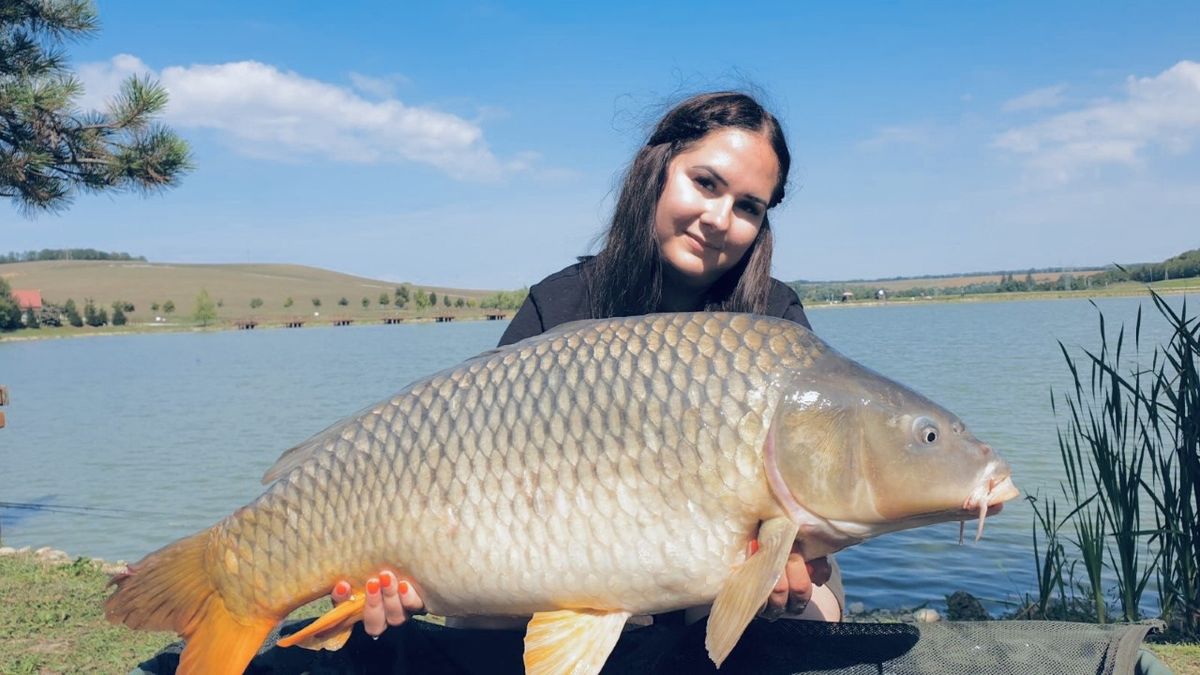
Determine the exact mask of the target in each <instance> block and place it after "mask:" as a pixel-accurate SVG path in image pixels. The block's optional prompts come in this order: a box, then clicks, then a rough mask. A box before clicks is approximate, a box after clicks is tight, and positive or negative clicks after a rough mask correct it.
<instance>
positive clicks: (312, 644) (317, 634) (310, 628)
mask: <svg viewBox="0 0 1200 675" xmlns="http://www.w3.org/2000/svg"><path fill="white" fill-rule="evenodd" d="M366 604H367V596H366V594H364V593H355V594H354V595H352V596H350V598H349V599H348V600H346V601H345V602H343V603H342V604H340V605H338V606H337V607H334V608H333V609H331V610H329V611H328V612H325V613H324V614H322V615H321V616H320V617H318V618H317V620H316V621H313V622H312V623H310V624H308V625H307V626H305V627H304V628H301V629H300V630H298V631H296V632H295V633H292V634H291V635H288V636H287V637H283V638H280V639H279V642H277V643H276V644H278V645H279V646H280V647H291V646H300V647H303V648H305V649H314V650H319V649H328V650H330V651H337V650H339V649H341V648H342V645H344V644H346V640H349V639H350V631H351V629H353V628H354V624H356V623H358V622H359V621H362V615H363V608H364V607H366Z"/></svg>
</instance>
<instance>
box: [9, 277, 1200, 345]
mask: <svg viewBox="0 0 1200 675" xmlns="http://www.w3.org/2000/svg"><path fill="white" fill-rule="evenodd" d="M1152 288H1153V290H1154V291H1155V292H1156V293H1158V294H1160V295H1187V294H1189V293H1191V294H1200V280H1197V284H1196V285H1195V286H1178V285H1171V286H1164V287H1161V288H1158V287H1152ZM1138 296H1142V297H1147V298H1148V297H1149V294H1148V288H1147V287H1146V286H1135V285H1130V286H1121V287H1118V288H1109V289H1103V290H1099V291H1097V290H1095V289H1092V290H1087V291H1030V292H1019V293H978V294H961V295H953V294H947V295H936V296H928V297H923V298H891V299H887V300H875V299H870V300H851V301H849V302H836V301H834V302H815V301H812V300H811V299H810V300H809V301H808V302H806V303H804V308H805V310H808V311H816V310H824V309H848V308H862V307H909V306H914V305H923V304H948V303H963V302H966V303H988V302H1023V301H1034V300H1081V299H1082V300H1086V299H1092V298H1121V297H1138ZM498 312H500V313H503V314H505V315H506V317H505V318H504V319H500V320H501V321H507V320H509V319H510V318H511V317H512V315H514V314H516V310H498ZM488 320H494V319H489V318H488V314H487V313H484V312H480V313H478V314H476V313H471V314H457V315H454V317H453V319H452V321H453V322H461V321H488ZM438 322H439V318H438V316H435V315H427V316H410V317H404V318H403V319H402V320H400V321H398V322H397V324H432V323H438ZM238 323H239V321H237V320H224V319H222V320H219V321H216V322H214V323H212V324H210V325H208V326H200V325H197V324H195V323H192V322H190V321H174V322H165V323H145V322H141V323H129V324H126V325H124V326H103V327H99V328H93V327H88V326H84V327H82V328H74V327H71V326H61V327H50V328H36V329H22V330H19V331H13V332H11V333H0V343H3V342H21V341H26V340H54V339H60V338H78V337H107V336H117V335H147V334H155V333H204V332H217V331H233V330H241V328H240V327H239V326H238ZM287 324H288V322H287V321H284V320H280V319H278V318H274V317H272V318H264V319H261V320H258V323H257V324H256V326H255V327H254V330H277V329H283V328H289V329H292V330H294V329H295V328H291V327H289V326H288V325H287ZM379 325H385V323H384V320H383V318H380V317H370V318H363V317H357V316H356V317H354V318H353V319H352V320H351V322H350V323H348V324H345V325H338V324H336V323H335V319H332V318H317V319H305V320H304V322H303V326H302V327H303V328H333V327H337V328H354V327H359V326H379Z"/></svg>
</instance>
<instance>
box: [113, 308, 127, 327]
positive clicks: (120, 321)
mask: <svg viewBox="0 0 1200 675" xmlns="http://www.w3.org/2000/svg"><path fill="white" fill-rule="evenodd" d="M125 323H126V319H125V310H124V308H123V307H121V305H118V304H115V303H114V304H113V315H112V325H114V326H124V325H125Z"/></svg>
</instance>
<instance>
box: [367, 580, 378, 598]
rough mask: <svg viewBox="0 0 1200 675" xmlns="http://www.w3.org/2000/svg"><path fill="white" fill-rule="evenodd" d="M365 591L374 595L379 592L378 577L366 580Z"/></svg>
mask: <svg viewBox="0 0 1200 675" xmlns="http://www.w3.org/2000/svg"><path fill="white" fill-rule="evenodd" d="M367 592H368V593H370V594H371V595H375V594H376V593H378V592H379V580H378V579H371V580H370V581H368V582H367Z"/></svg>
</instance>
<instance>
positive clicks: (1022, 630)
mask: <svg viewBox="0 0 1200 675" xmlns="http://www.w3.org/2000/svg"><path fill="white" fill-rule="evenodd" d="M306 623H308V621H299V622H290V623H288V624H285V625H284V627H283V628H282V629H281V631H277V632H276V633H273V634H272V636H271V638H270V639H269V640H268V642H267V644H266V645H265V646H264V648H263V650H262V651H261V652H260V653H259V655H258V656H257V657H255V659H254V661H253V662H252V663H251V664H250V667H249V668H248V669H247V670H246V672H247V673H251V674H253V675H280V674H283V673H313V674H324V673H353V674H355V675H359V674H361V675H368V674H375V673H380V674H384V673H386V674H396V675H408V674H416V673H422V674H424V673H428V674H431V675H464V674H466V675H493V674H495V675H508V674H509V673H512V674H517V673H521V672H522V666H521V652H522V648H523V645H522V639H523V637H524V632H523V631H510V630H475V629H465V628H445V627H442V626H438V625H435V624H431V623H427V622H424V621H409V622H407V623H406V624H404V626H402V627H400V628H392V629H389V630H387V631H386V632H385V633H384V635H383V636H382V637H381V638H380V639H378V640H372V639H370V638H369V637H368V636H366V634H364V633H363V632H362V631H361V625H360V626H359V627H357V628H356V629H355V633H354V635H353V636H352V637H351V639H350V641H349V642H347V644H346V646H345V647H343V648H342V649H341V650H339V651H336V652H313V651H309V650H306V649H301V648H299V647H292V648H288V649H282V648H279V647H274V646H273V645H274V642H275V640H277V639H278V637H279V634H280V632H282V634H284V635H286V634H288V633H291V632H294V631H296V630H299V628H300V627H301V626H303V625H305V624H306ZM1150 629H1151V627H1150V626H1144V625H1132V626H1131V625H1119V626H1111V625H1110V626H1098V625H1093V624H1081V623H1066V622H1055V621H984V622H949V623H934V624H922V625H910V624H901V623H822V622H816V621H788V620H781V621H775V622H767V621H762V620H755V621H754V622H752V623H751V624H750V626H749V627H748V628H747V629H746V632H745V634H744V635H743V636H742V639H741V640H740V641H739V642H738V644H737V647H735V648H734V650H733V653H732V654H730V656H729V659H728V660H726V661H725V663H724V664H723V665H722V666H721V669H720V671H717V670H716V668H715V667H714V666H713V664H712V662H711V661H709V659H708V655H707V654H706V653H705V651H704V630H705V624H704V622H703V621H701V622H699V623H696V624H692V625H691V626H678V627H676V626H648V627H646V628H639V629H635V630H629V631H626V632H625V633H624V635H623V636H622V637H621V640H620V642H618V644H617V647H616V649H614V650H613V654H612V656H611V657H610V658H609V660H608V663H607V664H606V665H605V667H604V671H603V672H604V673H605V674H606V675H617V674H621V675H624V674H633V673H638V674H642V673H646V674H658V673H661V674H664V675H665V674H671V675H674V674H676V673H710V674H714V675H716V674H718V673H719V675H731V674H734V675H737V674H749V673H755V674H762V675H793V674H799V673H804V674H806V675H882V674H884V673H887V674H888V675H968V674H969V675H1072V674H1075V673H1078V674H1080V675H1161V674H1162V673H1169V671H1168V670H1166V668H1165V667H1163V666H1162V665H1161V663H1159V662H1157V661H1156V660H1155V659H1153V657H1150V656H1149V655H1148V653H1147V652H1143V653H1142V657H1143V658H1142V661H1141V664H1140V665H1139V663H1138V662H1139V652H1138V649H1139V647H1140V646H1141V643H1142V639H1143V638H1145V636H1146V633H1147V632H1148V631H1149V630H1150ZM181 649H182V643H176V644H174V645H171V646H170V647H168V648H167V649H166V650H164V651H163V652H161V653H159V654H158V655H156V656H155V657H154V658H153V659H150V660H149V661H146V662H145V663H142V664H141V665H140V666H139V667H138V668H136V669H134V671H133V673H135V674H139V675H143V674H154V675H165V674H167V673H174V672H175V667H176V665H177V663H178V661H179V651H180V650H181Z"/></svg>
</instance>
